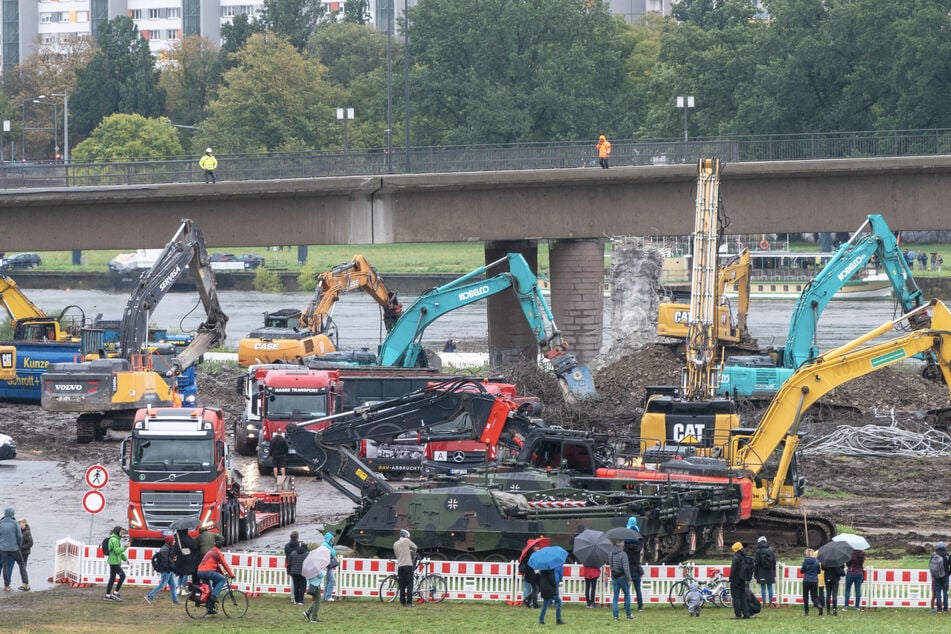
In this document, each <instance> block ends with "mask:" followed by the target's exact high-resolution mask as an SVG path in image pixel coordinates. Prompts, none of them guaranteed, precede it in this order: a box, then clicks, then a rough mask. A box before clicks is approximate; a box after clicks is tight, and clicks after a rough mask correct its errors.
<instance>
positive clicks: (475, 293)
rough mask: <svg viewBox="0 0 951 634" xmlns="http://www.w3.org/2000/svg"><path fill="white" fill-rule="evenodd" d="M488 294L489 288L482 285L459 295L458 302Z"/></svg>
mask: <svg viewBox="0 0 951 634" xmlns="http://www.w3.org/2000/svg"><path fill="white" fill-rule="evenodd" d="M488 292H489V287H488V285H483V286H480V287H478V288H473V289H471V290H468V291H466V292H464V293H459V301H460V302H464V301H466V300H470V299H473V298H476V297H482V296H483V295H485V294H486V293H488Z"/></svg>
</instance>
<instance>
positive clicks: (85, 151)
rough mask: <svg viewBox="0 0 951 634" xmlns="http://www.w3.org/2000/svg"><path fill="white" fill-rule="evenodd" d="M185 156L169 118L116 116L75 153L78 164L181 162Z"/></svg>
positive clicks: (94, 132)
mask: <svg viewBox="0 0 951 634" xmlns="http://www.w3.org/2000/svg"><path fill="white" fill-rule="evenodd" d="M183 154H184V151H183V150H182V144H181V142H180V141H179V140H178V131H177V130H176V129H175V128H173V127H172V126H171V122H170V121H169V120H168V119H167V118H165V117H160V118H158V119H147V118H145V117H143V116H141V115H138V114H114V115H110V116H108V117H106V118H105V119H103V120H102V123H100V124H99V126H98V127H96V129H95V130H93V132H92V134H90V135H89V137H88V138H87V139H86V140H85V141H83V142H82V143H80V144H79V145H77V146H76V147H75V149H74V150H73V156H72V158H73V160H74V161H95V162H99V163H102V162H108V161H129V160H145V159H165V158H179V157H181V156H182V155H183Z"/></svg>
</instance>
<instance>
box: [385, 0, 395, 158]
mask: <svg viewBox="0 0 951 634" xmlns="http://www.w3.org/2000/svg"><path fill="white" fill-rule="evenodd" d="M393 13H394V11H393V0H389V1H388V2H387V12H386V171H387V172H388V173H390V174H392V173H393V64H392V58H391V54H390V40H391V39H392V38H393Z"/></svg>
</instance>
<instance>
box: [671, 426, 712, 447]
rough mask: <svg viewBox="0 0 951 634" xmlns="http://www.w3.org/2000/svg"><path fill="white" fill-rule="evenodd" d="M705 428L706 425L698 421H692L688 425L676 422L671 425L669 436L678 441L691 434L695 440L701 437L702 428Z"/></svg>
mask: <svg viewBox="0 0 951 634" xmlns="http://www.w3.org/2000/svg"><path fill="white" fill-rule="evenodd" d="M705 428H706V425H705V424H700V423H692V424H689V425H684V424H681V423H677V424H675V425H674V426H673V427H671V434H670V437H671V439H672V440H673V441H675V442H680V441H681V440H683V439H684V438H686V437H687V436H693V437H694V438H696V439H697V440H700V439H702V438H703V430H704V429H705Z"/></svg>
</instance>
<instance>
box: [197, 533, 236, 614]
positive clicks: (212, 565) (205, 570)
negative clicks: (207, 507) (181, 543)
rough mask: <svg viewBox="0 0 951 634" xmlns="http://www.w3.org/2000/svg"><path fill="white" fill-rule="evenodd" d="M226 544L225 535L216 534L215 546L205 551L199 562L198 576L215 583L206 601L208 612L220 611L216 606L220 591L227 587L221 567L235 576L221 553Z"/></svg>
mask: <svg viewBox="0 0 951 634" xmlns="http://www.w3.org/2000/svg"><path fill="white" fill-rule="evenodd" d="M224 544H225V540H224V537H222V536H221V535H215V546H214V548H212V549H211V550H209V551H208V552H207V553H205V556H204V557H203V558H202V560H201V563H200V564H198V577H199V578H200V579H202V580H203V581H206V582H208V583H209V584H214V587H213V588H212V589H211V596H210V597H208V601H207V603H206V605H207V611H208V614H214V613H216V612H217V611H218V610H217V609H216V606H215V604H216V603H217V602H218V593H220V592H221V590H222V588H224V587H225V577H224V575H223V574H221V573H220V572H218V569H219V567H220V568H221V569H223V570H224V571H225V572H226V573H227V574H228V576H229V577H232V578H233V577H234V572H232V571H231V567H230V566H228V562H226V561H225V558H224V555H222V554H221V547H222V546H224Z"/></svg>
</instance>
